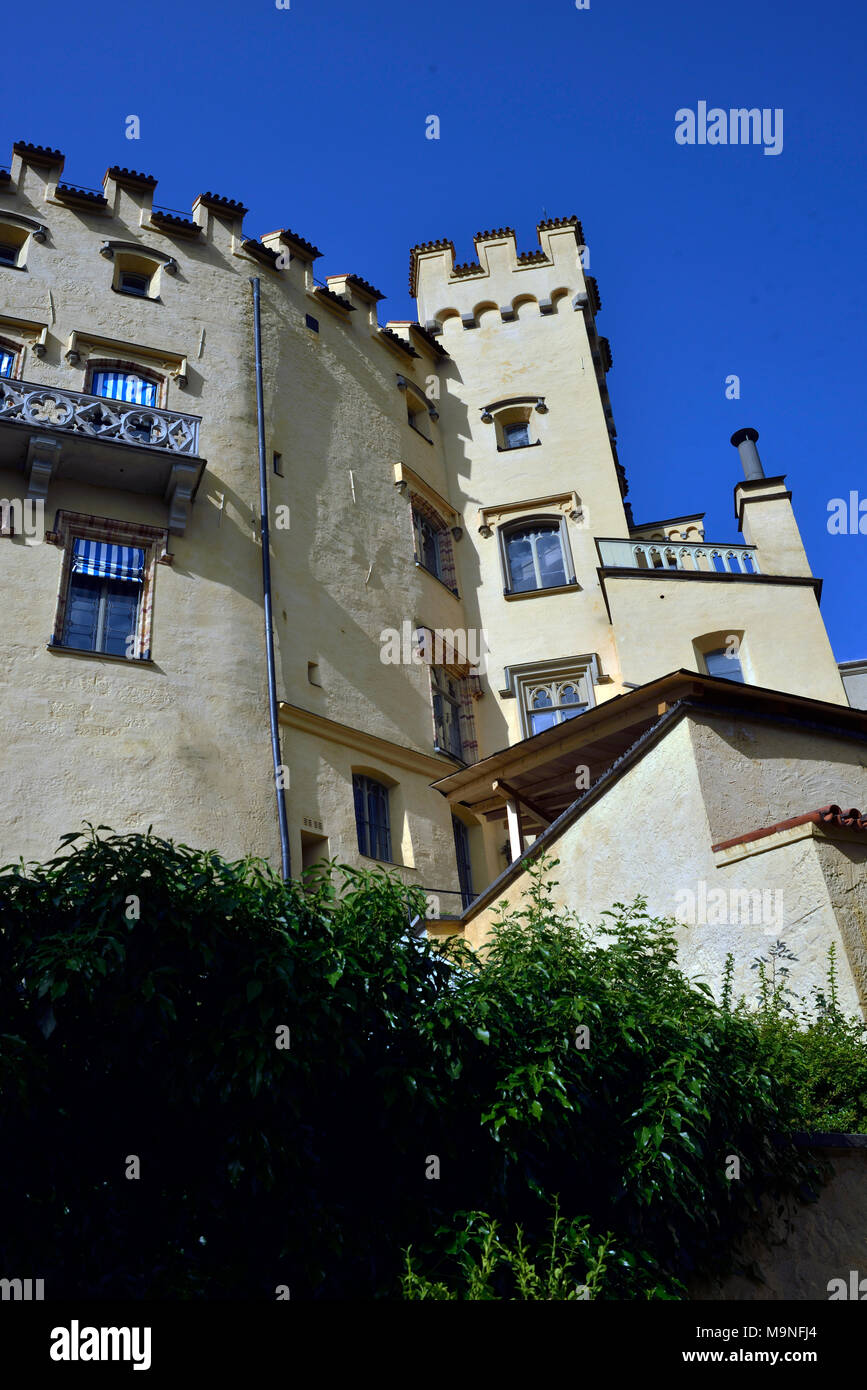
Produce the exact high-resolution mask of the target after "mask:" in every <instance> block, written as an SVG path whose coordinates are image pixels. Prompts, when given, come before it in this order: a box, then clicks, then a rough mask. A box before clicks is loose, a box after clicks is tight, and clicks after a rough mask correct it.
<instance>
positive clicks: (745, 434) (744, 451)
mask: <svg viewBox="0 0 867 1390" xmlns="http://www.w3.org/2000/svg"><path fill="white" fill-rule="evenodd" d="M758 437H759V432H758V430H754V429H752V428H750V427H749V426H748V427H747V428H746V429H743V430H736V431H735V433H734V434H733V435H732V437H731V443H732V444H733V445H734V446H735V448H736V449H737V451H738V453H739V454H740V456H741V463H742V464H743V466H744V477H745V478H746V479H747V482H751V481H752V480H753V479H754V478H763V477H764V476H765V470H764V468H762V461H761V459H760V458H759V451H758V449H757V448H756V440H757V439H758Z"/></svg>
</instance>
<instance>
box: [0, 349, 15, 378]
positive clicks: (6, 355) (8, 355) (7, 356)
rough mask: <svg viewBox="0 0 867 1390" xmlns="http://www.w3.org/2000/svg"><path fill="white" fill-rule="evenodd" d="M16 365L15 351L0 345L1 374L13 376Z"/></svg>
mask: <svg viewBox="0 0 867 1390" xmlns="http://www.w3.org/2000/svg"><path fill="white" fill-rule="evenodd" d="M14 365H15V353H14V352H9V350H8V349H7V348H4V347H0V376H11V375H12V368H13V366H14Z"/></svg>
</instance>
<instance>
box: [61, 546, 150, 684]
mask: <svg viewBox="0 0 867 1390" xmlns="http://www.w3.org/2000/svg"><path fill="white" fill-rule="evenodd" d="M73 539H74V540H79V539H85V538H84V537H78V536H74V537H73ZM87 581H90V582H89V583H88V582H87ZM76 585H83V586H84V588H83V591H84V592H85V593H86V592H87V591H88V589H91V591H92V592H93V593H94V594H95V595H96V623H95V630H94V644H93V646H90V647H83V646H78V645H77V644H76V643H74V642H70V640H69V638H70V625H71V618H72V593H73V587H74V586H76ZM121 585H123V586H124V588H123V589H121V588H120V586H121ZM143 592H144V575H142V579H141V581H140V582H137V581H135V580H124V579H110V578H107V577H104V578H97V577H96V576H94V575H89V574H76V573H75V572H74V571H73V572H71V573H70V576H69V586H68V588H67V594H66V609H65V618H64V627H63V632H62V634H61V635H62V646H63V647H64V648H65V649H66V650H67V651H76V652H85V653H89V654H91V655H93V656H120V655H123V656H124V657H126V653H125V652H124V653H120V652H110V651H107V650H106V645H105V643H106V639H107V636H108V633H107V631H106V629H107V625H108V618H109V603H110V599H111V597H112V596H115V597H119V596H120V595H121V594H123V593H130V594H132V593H134V594H135V616H134V619H133V631H132V633H131V634H130V635H132V636H135V639H136V644H137V643H138V633H139V617H140V609H141V604H142V597H143ZM126 659H127V660H132V659H133V658H132V657H129V658H126Z"/></svg>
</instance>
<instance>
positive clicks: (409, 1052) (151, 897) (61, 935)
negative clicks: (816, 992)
mask: <svg viewBox="0 0 867 1390" xmlns="http://www.w3.org/2000/svg"><path fill="white" fill-rule="evenodd" d="M551 867H553V866H550V865H548V866H545V865H537V866H536V867H535V868H534V869H533V871H532V879H531V891H530V894H529V897H528V899H527V901H526V903H525V904H523V905H522V906H521V907H520V908H519V909H518V910H517V911H514V912H510V913H506V912H503V913H502V914H501V916H500V920H499V922H498V924H497V927H496V930H495V932H494V933H493V936H492V939H491V942H490V944H489V946H488V947H487V948H486V949H485V950H484V951H483V952H482V953H480V954H479V955H477V956H472V955H471V954H470V953H469V952H468V951H467V950H466V948H465V947H463V946H461V945H460V944H458V945H454V946H451V947H449V946H443V945H442V944H440V943H437V942H435V941H430V940H427V939H422V940H419V939H417V938H416V937H415V936H414V935H413V934H412V932H411V931H410V929H409V923H410V921H411V920H412V919H413V918H415V917H419V916H420V917H423V915H424V898H423V895H422V893H421V892H420V890H415V889H407V888H406V887H405V886H403V885H402V884H401V883H400V882H399V881H398V880H397V879H396V878H395V877H394V876H392V875H390V874H386V873H384V872H382V871H378V870H377V871H375V872H361V871H357V870H351V869H346V868H344V869H342V870H340V885H339V892H338V891H335V888H334V886H333V882H332V880H333V879H334V878H335V877H336V876H337V875H336V870H333V868H332V867H330V866H329V867H327V868H326V869H323V870H322V871H321V872H318V873H314V874H312V875H310V876H308V877H307V879H306V881H305V883H304V884H298V883H294V884H288V885H286V884H283V883H282V882H281V881H280V880H279V878H277V876H276V875H275V874H274V873H273V872H272V871H271V870H270V869H269V868H268V867H267V866H266V865H265V864H263V863H262V862H260V861H257V860H254V859H247V860H243V861H239V862H237V863H228V862H226V861H224V860H222V859H220V858H219V856H217V855H216V854H212V853H205V852H201V851H197V850H193V849H190V848H188V847H186V846H183V845H174V844H172V843H170V842H167V841H164V840H161V839H159V838H157V837H154V836H152V835H150V834H148V835H127V836H116V835H112V834H111V833H110V832H106V831H105V828H104V827H100V828H99V831H90V832H89V834H88V835H87V836H85V837H75V836H69V837H66V845H65V852H64V854H63V855H62V857H59V858H57V859H54V860H51V861H50V862H49V863H47V864H45V865H32V866H29V867H26V868H25V866H23V865H17V866H9V867H7V868H6V869H4V870H0V1035H2V1036H0V1124H2V1129H3V1133H4V1135H5V1136H14V1140H15V1142H14V1144H13V1143H10V1142H8V1140H7V1142H5V1143H4V1145H3V1148H2V1152H0V1194H2V1195H0V1259H2V1264H3V1266H4V1268H5V1269H6V1270H7V1271H13V1272H14V1271H15V1270H24V1271H25V1272H26V1271H30V1270H37V1271H38V1274H39V1277H45V1278H46V1288H47V1291H48V1294H49V1296H50V1297H52V1298H54V1297H64V1296H67V1297H71V1296H77V1297H96V1298H101V1297H102V1298H104V1297H115V1298H130V1297H131V1298H164V1297H187V1298H193V1297H208V1298H238V1297H247V1298H269V1299H270V1298H274V1297H275V1290H276V1289H277V1288H278V1286H283V1285H285V1286H288V1287H289V1288H290V1290H291V1296H292V1298H294V1299H297V1298H323V1297H324V1298H347V1297H356V1298H358V1297H374V1296H385V1297H388V1296H394V1295H395V1293H396V1292H397V1291H398V1290H399V1289H400V1288H401V1279H402V1277H403V1280H404V1287H407V1285H406V1283H405V1281H406V1280H407V1279H408V1278H410V1277H411V1278H412V1279H415V1280H416V1281H417V1282H416V1283H415V1284H411V1285H410V1287H412V1288H415V1289H416V1290H420V1289H421V1288H422V1287H423V1285H424V1284H425V1281H426V1279H427V1278H430V1279H431V1280H432V1281H433V1283H434V1284H437V1282H440V1283H441V1282H442V1280H441V1279H439V1276H438V1275H437V1273H436V1271H437V1266H438V1262H439V1261H440V1260H441V1259H442V1257H443V1249H442V1245H443V1237H442V1236H441V1235H438V1232H442V1231H447V1232H450V1235H448V1236H447V1238H446V1239H447V1243H448V1244H449V1245H450V1246H451V1247H453V1253H454V1252H455V1251H458V1253H460V1251H463V1254H464V1255H465V1256H466V1258H467V1259H470V1258H473V1259H476V1260H477V1261H478V1260H483V1261H484V1265H483V1267H484V1269H488V1267H489V1265H490V1261H491V1259H494V1258H496V1266H495V1267H492V1268H491V1270H490V1278H489V1279H488V1282H487V1285H485V1284H484V1280H482V1281H481V1282H480V1278H481V1276H479V1278H476V1276H473V1279H475V1281H476V1282H475V1283H474V1284H473V1287H476V1288H479V1289H481V1288H483V1287H487V1288H488V1289H489V1292H490V1296H508V1297H511V1296H521V1297H523V1296H525V1295H524V1294H521V1293H520V1292H519V1290H520V1289H522V1288H527V1289H529V1288H530V1287H531V1285H532V1286H533V1287H536V1288H537V1289H543V1290H548V1289H552V1288H560V1289H561V1290H562V1289H563V1288H565V1287H566V1285H565V1284H564V1283H563V1282H562V1280H566V1282H567V1283H568V1282H569V1281H570V1280H571V1278H572V1274H573V1273H574V1272H575V1271H578V1272H579V1273H581V1271H582V1270H583V1282H585V1283H586V1282H587V1281H588V1279H589V1277H590V1273H591V1271H592V1270H593V1269H595V1270H596V1273H595V1274H594V1275H593V1281H594V1284H593V1287H594V1294H593V1296H594V1297H606V1298H610V1297H662V1296H671V1295H672V1294H674V1295H677V1294H678V1292H679V1291H680V1290H681V1289H682V1280H683V1278H684V1277H685V1276H686V1275H687V1274H688V1273H689V1272H690V1271H691V1270H693V1269H694V1268H696V1267H699V1266H701V1267H704V1266H707V1265H709V1264H712V1263H713V1262H715V1261H717V1260H719V1259H721V1258H723V1257H724V1255H725V1252H726V1250H727V1248H728V1246H729V1243H730V1241H731V1239H732V1236H733V1235H734V1234H736V1233H737V1231H738V1230H739V1229H740V1228H741V1226H742V1224H743V1222H744V1221H745V1220H746V1219H747V1218H748V1216H749V1214H750V1212H751V1211H752V1210H754V1208H755V1206H756V1204H757V1203H758V1201H759V1199H760V1197H761V1196H762V1194H764V1193H766V1192H770V1191H776V1190H780V1191H782V1190H792V1189H793V1188H797V1187H798V1186H799V1185H801V1186H802V1185H803V1184H804V1182H805V1181H806V1180H807V1179H808V1178H809V1177H810V1173H809V1171H808V1168H807V1166H806V1164H805V1162H804V1160H803V1157H802V1156H801V1155H800V1154H799V1153H798V1152H797V1151H796V1150H795V1149H794V1148H793V1146H792V1144H791V1143H790V1141H789V1140H788V1139H787V1138H786V1135H787V1134H788V1132H789V1131H790V1130H791V1128H792V1127H793V1125H795V1126H797V1125H802V1124H803V1118H804V1097H805V1095H806V1092H805V1090H804V1081H803V1078H802V1076H801V1074H800V1072H797V1068H796V1067H795V1063H794V1060H793V1059H794V1058H795V1049H794V1046H793V1045H790V1044H786V1045H785V1047H784V1045H783V1043H782V1042H781V1041H780V1033H779V1028H777V1025H776V1024H775V1025H774V1026H775V1028H776V1031H774V1030H773V1029H770V1027H769V1026H767V1025H766V1024H765V1023H761V1022H757V1020H756V1018H755V1017H753V1016H750V1015H749V1014H748V1013H747V1012H746V1011H745V1010H743V1009H741V1008H740V1007H739V1006H738V1007H734V1008H733V1007H731V1002H730V1001H729V1006H728V1007H720V1006H719V1005H718V1004H716V1003H715V1002H714V1000H713V998H712V997H711V995H710V993H709V992H708V991H707V990H705V989H702V988H700V987H697V986H696V985H694V984H692V983H691V982H690V981H688V980H687V979H685V978H684V976H683V975H682V974H681V972H680V971H679V970H678V969H677V966H676V963H675V946H674V938H673V935H672V932H671V929H670V926H669V925H668V924H666V923H663V922H659V921H656V920H654V919H652V918H650V917H649V916H648V915H647V913H646V910H645V908H644V906H643V904H642V903H641V902H640V901H639V902H637V903H635V904H633V905H631V906H629V907H626V906H620V905H615V908H614V910H613V911H612V913H610V914H607V916H606V924H605V930H606V932H607V941H606V942H600V941H599V940H598V939H597V937H595V936H594V935H592V934H591V933H590V932H589V931H587V930H586V929H585V928H583V927H581V926H580V924H578V923H577V922H576V921H575V920H574V919H573V918H572V917H571V916H570V915H569V914H562V913H559V912H557V911H555V910H554V909H553V907H552V906H551V895H550V883H549V881H548V878H547V875H548V873H549V871H550V869H551ZM286 1029H288V1030H289V1031H290V1036H291V1045H290V1046H289V1047H288V1048H286V1047H282V1048H281V1047H279V1046H278V1045H277V1039H278V1037H280V1035H281V1034H280V1030H283V1032H284V1033H285V1030H286ZM583 1030H586V1032H585V1031H583ZM836 1045H837V1044H835V1046H836ZM829 1046H830V1044H829ZM847 1046H848V1045H847ZM832 1051H833V1049H832ZM844 1051H846V1049H845V1048H844ZM831 1055H832V1054H831V1052H828V1053H827V1056H826V1061H827V1060H829V1059H830V1057H831ZM846 1055H847V1056H849V1057H850V1058H854V1053H852V1052H851V1049H849V1051H848V1052H846ZM781 1063H784V1065H783V1064H781ZM824 1064H825V1063H824V1062H823V1065H824ZM852 1065H856V1063H855V1061H854V1060H853V1061H852ZM811 1086H812V1090H810V1092H809V1093H810V1095H813V1096H818V1095H819V1085H818V1075H817V1077H814V1080H813V1082H811ZM131 1155H136V1156H138V1158H139V1160H140V1165H141V1175H140V1177H139V1178H138V1179H133V1180H130V1179H129V1178H127V1177H126V1176H125V1174H126V1171H127V1168H128V1159H129V1157H130V1156H131ZM732 1156H735V1157H737V1158H738V1159H739V1160H740V1167H741V1177H740V1180H739V1181H732V1180H731V1179H730V1178H729V1177H728V1176H727V1168H728V1165H729V1160H730V1158H731V1157H732ZM555 1194H556V1195H558V1197H559V1203H560V1209H562V1212H563V1216H562V1223H563V1224H562V1225H561V1226H559V1227H558V1232H559V1236H558V1241H559V1239H560V1238H562V1240H563V1241H564V1242H565V1243H564V1245H563V1247H562V1248H563V1251H564V1252H565V1253H564V1261H565V1263H562V1264H561V1263H558V1262H557V1261H555V1262H554V1264H553V1265H552V1264H551V1261H550V1260H548V1263H547V1264H546V1258H547V1257H546V1255H545V1250H546V1249H547V1250H548V1251H549V1253H550V1239H551V1236H552V1230H551V1216H550V1212H551V1201H552V1199H553V1198H554V1196H555ZM460 1212H464V1213H467V1212H469V1213H476V1214H477V1215H476V1216H474V1217H472V1219H471V1220H470V1219H468V1218H462V1219H461V1221H460V1222H458V1224H457V1225H456V1218H455V1213H460ZM479 1213H484V1215H483V1216H481V1215H478V1214H479ZM480 1222H481V1223H483V1224H482V1225H480V1224H479V1223H480ZM493 1223H496V1225H494V1224H493ZM514 1227H517V1228H520V1236H518V1235H517V1234H516V1235H515V1236H514V1238H512V1237H509V1238H508V1239H507V1238H506V1237H505V1236H504V1235H501V1234H500V1232H501V1231H504V1230H506V1229H509V1230H512V1228H514ZM601 1232H605V1233H606V1235H605V1236H604V1237H603V1236H601V1235H600V1234H599V1233H601ZM492 1233H493V1234H492ZM480 1238H481V1240H482V1245H481V1246H479V1244H478V1240H479V1239H480ZM485 1241H487V1242H488V1244H487V1246H485V1243H484V1242H485ZM546 1241H547V1245H546ZM456 1242H457V1244H456ZM461 1242H463V1244H461ZM473 1242H475V1244H473ZM458 1246H460V1250H458ZM407 1247H411V1249H412V1252H413V1253H412V1260H413V1261H414V1262H417V1263H413V1264H412V1266H411V1267H410V1270H409V1271H408V1270H407V1266H406V1256H405V1253H404V1252H405V1251H406V1249H407ZM559 1248H560V1247H559V1245H558V1249H559ZM519 1250H520V1251H521V1252H522V1253H520V1254H518V1253H517V1252H518V1251H519ZM485 1251H487V1253H485ZM473 1252H475V1254H473ZM533 1252H536V1253H533ZM446 1253H447V1252H446ZM594 1261H595V1262H596V1263H595V1264H594ZM552 1268H554V1269H561V1271H562V1273H561V1275H558V1276H557V1278H559V1279H561V1283H560V1284H557V1283H556V1280H555V1282H554V1283H553V1284H552V1283H551V1279H552V1278H553V1277H554V1276H553V1275H552V1274H551V1269H552ZM424 1270H428V1275H425V1273H423V1272H422V1271H424ZM531 1270H532V1271H533V1273H531V1272H530V1271H531ZM485 1277H486V1278H487V1276H485ZM534 1279H535V1280H536V1284H533V1280H534ZM418 1281H420V1282H418ZM522 1281H523V1283H522ZM579 1282H582V1280H579ZM498 1291H501V1292H498ZM436 1296H439V1295H436ZM457 1296H465V1295H464V1294H461V1295H457ZM485 1296H486V1297H487V1296H489V1295H488V1294H485ZM526 1296H530V1295H526ZM544 1296H546V1297H547V1296H548V1294H547V1293H545V1295H544ZM551 1296H554V1295H551ZM557 1296H560V1295H557ZM563 1296H565V1295H563Z"/></svg>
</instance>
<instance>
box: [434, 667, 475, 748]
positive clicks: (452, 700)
mask: <svg viewBox="0 0 867 1390" xmlns="http://www.w3.org/2000/svg"><path fill="white" fill-rule="evenodd" d="M462 679H463V677H461V676H457V675H454V674H452V673H451V672H450V671H448V670H447V668H446V667H445V666H434V665H433V664H431V666H430V687H431V703H432V705H433V719H434V748H435V749H436V751H437V752H439V753H445V754H446V755H447V756H448V757H450V758H455V759H456V760H457V761H458V762H461V763H466V761H467V759H466V757H465V749H464V731H463V729H462V728H461V716H462V713H463V705H464V702H465V700H464V692H463V689H462V686H461V682H462ZM450 681H451V682H452V683H453V684H454V685H455V686H456V687H457V690H456V693H454V694H453V693H452V692H451V690H449V689H448V682H450ZM438 701H439V704H440V708H441V713H440V714H438V713H437V702H438ZM446 706H449V707H450V708H451V710H452V720H451V722H447V721H446V720H445V718H444V717H443V716H444V714H445V707H446ZM449 730H451V731H452V733H453V734H454V736H455V740H456V742H457V749H455V748H454V747H451V746H449V741H448V734H449ZM441 735H442V739H441V737H440V736H441Z"/></svg>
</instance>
